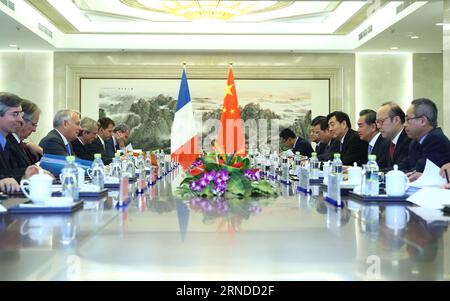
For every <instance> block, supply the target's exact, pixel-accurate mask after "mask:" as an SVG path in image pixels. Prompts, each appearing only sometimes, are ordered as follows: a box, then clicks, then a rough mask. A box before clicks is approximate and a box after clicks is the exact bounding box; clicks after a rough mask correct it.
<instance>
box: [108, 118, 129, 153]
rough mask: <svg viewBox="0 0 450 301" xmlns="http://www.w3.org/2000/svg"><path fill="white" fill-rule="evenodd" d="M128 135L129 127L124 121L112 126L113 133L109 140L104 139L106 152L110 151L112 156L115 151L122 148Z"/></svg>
mask: <svg viewBox="0 0 450 301" xmlns="http://www.w3.org/2000/svg"><path fill="white" fill-rule="evenodd" d="M129 135H130V127H129V126H128V125H126V124H125V123H121V124H119V125H117V126H116V127H114V130H113V135H112V137H111V139H110V140H108V141H105V142H106V143H105V146H106V152H107V153H108V152H110V153H111V154H112V156H113V157H114V154H115V153H116V152H117V151H120V150H124V149H125V144H126V143H127V141H128V137H129Z"/></svg>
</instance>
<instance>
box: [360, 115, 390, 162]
mask: <svg viewBox="0 0 450 301" xmlns="http://www.w3.org/2000/svg"><path fill="white" fill-rule="evenodd" d="M376 119H377V112H375V111H374V110H362V111H361V112H360V113H359V119H358V135H359V138H360V139H361V140H363V141H366V142H367V143H368V144H369V145H368V146H367V157H368V156H369V155H376V158H377V159H376V160H377V164H378V167H379V168H380V169H383V168H386V167H387V162H386V160H387V158H386V156H387V154H388V152H389V141H388V140H386V139H384V138H383V137H382V136H381V133H380V132H379V131H378V128H377V123H376Z"/></svg>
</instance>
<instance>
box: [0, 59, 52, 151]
mask: <svg viewBox="0 0 450 301" xmlns="http://www.w3.org/2000/svg"><path fill="white" fill-rule="evenodd" d="M0 91H2V92H10V93H14V94H17V95H19V96H20V97H22V98H25V99H29V100H31V101H33V102H35V103H36V104H38V106H39V107H40V108H41V110H42V113H41V118H40V121H39V126H38V128H37V132H36V133H34V134H32V135H31V136H30V138H29V139H31V140H32V141H34V142H37V143H38V142H39V141H40V139H41V138H42V137H43V136H45V135H46V134H47V132H48V131H49V130H50V129H51V128H52V120H53V53H52V52H30V53H26V52H0Z"/></svg>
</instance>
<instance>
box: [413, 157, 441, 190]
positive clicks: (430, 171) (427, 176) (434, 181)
mask: <svg viewBox="0 0 450 301" xmlns="http://www.w3.org/2000/svg"><path fill="white" fill-rule="evenodd" d="M439 170H440V168H439V166H437V165H436V164H434V163H433V162H432V161H430V160H428V159H427V163H426V164H425V169H424V170H423V173H422V175H421V176H420V178H418V179H417V180H416V181H414V182H411V184H410V186H411V187H418V188H423V187H440V186H441V185H443V184H445V183H446V181H445V179H444V178H442V177H441V176H440V175H439Z"/></svg>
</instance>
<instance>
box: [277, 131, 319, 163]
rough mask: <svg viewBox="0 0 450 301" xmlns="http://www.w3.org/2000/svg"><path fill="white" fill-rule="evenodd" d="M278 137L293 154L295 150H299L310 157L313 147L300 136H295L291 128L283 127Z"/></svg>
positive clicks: (301, 153)
mask: <svg viewBox="0 0 450 301" xmlns="http://www.w3.org/2000/svg"><path fill="white" fill-rule="evenodd" d="M280 138H281V140H282V141H283V144H284V145H285V146H286V147H287V148H289V149H290V150H291V152H292V155H294V154H295V153H296V152H300V155H302V156H308V157H311V153H312V152H313V148H312V147H311V144H309V142H308V141H306V140H304V139H302V138H301V137H296V136H295V134H294V132H293V131H292V130H291V129H287V128H286V129H284V130H282V131H281V132H280Z"/></svg>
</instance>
